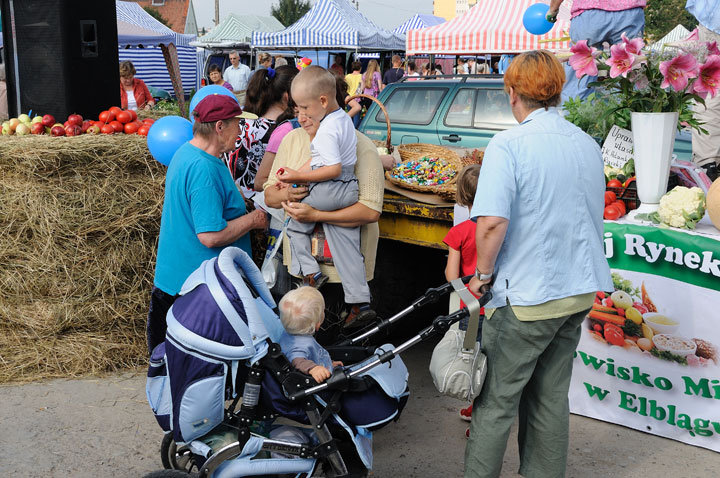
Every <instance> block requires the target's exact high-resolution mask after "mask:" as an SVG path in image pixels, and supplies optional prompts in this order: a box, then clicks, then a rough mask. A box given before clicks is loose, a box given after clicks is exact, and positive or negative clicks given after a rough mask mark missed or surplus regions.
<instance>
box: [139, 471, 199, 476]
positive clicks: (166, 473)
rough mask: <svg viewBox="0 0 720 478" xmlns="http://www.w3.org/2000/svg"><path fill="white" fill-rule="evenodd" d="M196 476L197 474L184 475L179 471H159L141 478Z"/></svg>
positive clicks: (184, 473)
mask: <svg viewBox="0 0 720 478" xmlns="http://www.w3.org/2000/svg"><path fill="white" fill-rule="evenodd" d="M197 476H198V474H197V473H186V472H184V471H180V470H160V471H153V472H152V473H148V474H147V475H145V476H143V478H195V477H197Z"/></svg>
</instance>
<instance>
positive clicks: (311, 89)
mask: <svg viewBox="0 0 720 478" xmlns="http://www.w3.org/2000/svg"><path fill="white" fill-rule="evenodd" d="M292 86H293V88H301V89H302V90H304V91H306V92H307V94H309V95H311V96H314V97H320V96H322V95H326V96H327V97H328V98H335V93H336V90H337V87H336V85H335V76H334V75H333V74H332V73H330V72H329V71H327V70H326V69H325V68H323V67H321V66H315V65H310V66H308V67H305V68H303V69H302V70H301V71H300V72H299V73H298V74H297V76H295V79H293V82H292Z"/></svg>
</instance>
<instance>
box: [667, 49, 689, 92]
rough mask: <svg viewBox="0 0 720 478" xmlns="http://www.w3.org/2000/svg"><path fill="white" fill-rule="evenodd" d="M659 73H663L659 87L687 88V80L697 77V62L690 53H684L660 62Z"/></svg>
mask: <svg viewBox="0 0 720 478" xmlns="http://www.w3.org/2000/svg"><path fill="white" fill-rule="evenodd" d="M660 73H662V75H663V81H662V84H660V88H667V87H668V86H672V87H673V89H674V90H675V91H683V90H685V88H687V85H688V80H689V79H690V78H696V77H697V75H698V63H697V60H695V58H694V57H693V56H692V55H690V54H688V53H685V54H684V55H678V56H676V57H675V58H673V59H672V60H668V61H663V62H661V63H660Z"/></svg>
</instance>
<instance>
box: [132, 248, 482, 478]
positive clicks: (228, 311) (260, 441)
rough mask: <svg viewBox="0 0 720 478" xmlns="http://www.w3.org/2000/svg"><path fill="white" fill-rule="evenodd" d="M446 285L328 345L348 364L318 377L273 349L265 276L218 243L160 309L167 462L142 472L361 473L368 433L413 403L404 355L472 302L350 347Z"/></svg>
mask: <svg viewBox="0 0 720 478" xmlns="http://www.w3.org/2000/svg"><path fill="white" fill-rule="evenodd" d="M467 279H469V278H465V279H464V280H467ZM456 286H457V283H456ZM451 290H452V286H451V285H450V284H445V285H444V286H441V287H439V288H437V289H430V290H428V292H427V293H426V294H425V295H424V296H422V297H421V298H420V299H418V300H416V301H415V302H414V303H413V304H412V305H411V306H409V307H407V308H406V309H404V310H403V311H401V312H400V313H398V314H396V315H395V316H394V317H392V318H391V319H388V320H381V321H380V322H379V323H378V324H377V325H375V326H372V327H371V328H370V330H367V331H365V332H364V333H361V334H360V335H358V336H357V337H354V338H351V339H348V340H345V341H344V342H342V343H339V344H337V345H335V346H333V347H327V349H328V351H329V352H330V354H331V356H332V358H333V360H341V361H342V362H343V363H344V364H354V365H348V366H344V367H337V368H335V370H334V371H333V373H332V376H331V377H330V378H329V379H328V380H327V381H325V382H324V383H322V384H317V383H316V382H315V381H314V380H313V379H312V377H310V376H308V375H304V374H302V373H300V372H298V371H296V370H294V368H293V367H292V365H291V364H290V362H289V361H288V360H287V358H286V357H285V356H284V355H283V354H282V352H281V350H280V347H279V345H277V340H278V338H279V336H280V334H281V333H282V331H283V329H282V324H281V323H280V320H279V318H278V315H277V308H276V305H275V302H274V301H273V299H272V296H271V295H270V291H269V290H268V288H267V286H266V285H265V282H264V281H263V278H262V274H261V272H260V271H259V270H258V268H257V267H256V266H255V264H254V263H253V262H252V260H251V258H250V257H249V256H248V255H247V254H246V253H245V252H244V251H242V250H241V249H238V248H235V247H228V248H226V249H224V250H223V251H222V252H221V253H220V256H219V257H218V258H216V259H211V260H208V261H205V262H204V263H203V264H202V265H201V266H200V267H199V268H198V269H197V270H196V271H195V272H194V273H193V274H192V275H191V276H190V277H188V279H187V280H186V281H185V284H184V285H183V288H182V290H181V291H180V297H178V299H177V300H176V301H175V303H174V304H173V306H172V307H171V309H170V311H169V312H168V314H167V335H166V340H165V342H163V343H162V344H160V345H158V346H157V347H156V348H155V350H154V351H153V353H152V357H151V360H150V366H149V369H148V378H147V385H146V392H147V398H148V402H149V403H150V406H151V408H152V410H153V413H154V414H155V417H156V419H157V421H158V424H159V425H160V426H161V427H162V429H163V430H164V431H165V432H166V434H165V437H164V439H163V442H162V446H161V459H162V463H163V466H164V467H165V470H163V471H157V472H154V473H151V474H149V475H147V477H146V478H150V477H153V478H161V477H166V478H170V477H182V476H186V477H187V476H200V477H213V478H225V477H247V476H281V477H315V476H326V477H336V478H350V477H364V476H367V472H368V470H369V469H370V468H372V432H373V431H375V430H377V429H379V428H381V427H383V426H385V425H387V424H388V423H390V422H391V421H395V420H397V419H398V418H399V417H400V414H401V412H402V409H403V407H404V405H405V403H406V402H407V399H408V393H409V392H408V386H407V382H408V371H407V368H406V367H405V364H404V363H403V362H402V360H401V358H400V357H399V354H400V353H401V352H402V351H404V350H406V349H407V348H409V347H411V346H412V345H414V344H416V343H418V342H420V341H421V340H423V339H425V338H428V337H430V336H432V335H435V334H437V333H443V332H444V331H446V330H447V328H448V327H449V326H450V325H451V324H452V323H454V322H457V321H459V320H460V319H461V318H463V317H464V316H465V315H467V309H462V310H461V311H458V312H456V313H453V314H450V315H448V316H444V317H438V318H436V319H435V320H434V321H433V324H432V325H430V326H429V327H427V328H426V329H425V330H423V331H421V332H420V333H419V334H418V335H417V336H415V337H413V338H412V339H410V340H408V341H407V342H405V343H404V344H402V345H400V346H399V347H397V348H395V347H393V346H392V345H390V344H387V345H383V346H381V347H366V346H360V345H357V344H359V343H361V342H362V341H364V340H366V339H367V338H369V337H370V336H372V335H374V334H376V333H377V332H378V331H380V330H383V329H385V328H387V327H388V326H389V325H390V324H392V323H393V322H395V321H396V320H399V319H400V318H401V317H403V316H405V315H407V314H409V313H410V312H412V311H413V310H415V309H417V308H419V307H422V306H423V305H425V304H428V303H431V302H435V301H437V300H438V299H439V298H440V296H442V295H443V294H444V293H447V292H450V291H451ZM486 296H487V297H485V296H484V297H483V299H484V301H487V300H489V294H486ZM227 402H229V404H228V403H227ZM288 420H289V421H291V422H289V421H288ZM283 422H284V423H283ZM292 422H294V423H292ZM287 423H291V424H292V426H289V424H287ZM298 425H299V426H298ZM303 425H304V426H303Z"/></svg>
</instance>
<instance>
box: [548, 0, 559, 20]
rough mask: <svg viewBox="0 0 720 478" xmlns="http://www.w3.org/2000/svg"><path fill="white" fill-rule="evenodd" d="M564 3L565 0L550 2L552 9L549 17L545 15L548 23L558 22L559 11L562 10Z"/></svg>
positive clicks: (549, 10) (549, 11)
mask: <svg viewBox="0 0 720 478" xmlns="http://www.w3.org/2000/svg"><path fill="white" fill-rule="evenodd" d="M562 2H563V0H552V1H551V2H550V8H549V9H548V12H547V15H545V19H546V20H547V21H549V22H550V23H555V22H556V21H557V15H558V11H559V10H560V5H561V4H562Z"/></svg>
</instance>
